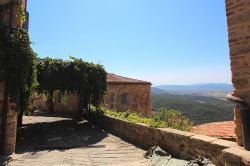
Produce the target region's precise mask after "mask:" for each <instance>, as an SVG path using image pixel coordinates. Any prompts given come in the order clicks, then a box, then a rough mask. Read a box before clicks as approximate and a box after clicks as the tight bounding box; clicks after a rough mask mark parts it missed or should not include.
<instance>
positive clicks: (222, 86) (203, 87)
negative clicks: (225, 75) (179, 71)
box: [153, 83, 233, 92]
mask: <svg viewBox="0 0 250 166" xmlns="http://www.w3.org/2000/svg"><path fill="white" fill-rule="evenodd" d="M153 88H156V89H160V90H164V91H167V92H199V91H223V92H230V91H232V89H233V86H232V85H231V84H226V83H206V84H192V85H160V86H155V87H153Z"/></svg>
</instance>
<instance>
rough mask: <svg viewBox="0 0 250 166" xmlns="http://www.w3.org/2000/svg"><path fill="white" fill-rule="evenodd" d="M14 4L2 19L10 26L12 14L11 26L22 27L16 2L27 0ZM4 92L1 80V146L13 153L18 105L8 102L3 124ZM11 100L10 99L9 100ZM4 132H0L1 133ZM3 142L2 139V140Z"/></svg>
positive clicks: (0, 3)
mask: <svg viewBox="0 0 250 166" xmlns="http://www.w3.org/2000/svg"><path fill="white" fill-rule="evenodd" d="M8 2H10V1H8V0H0V5H4V4H6V3H8ZM14 2H15V3H14V5H13V12H12V13H10V11H9V9H6V10H3V11H1V12H0V21H1V23H2V24H4V25H5V26H9V25H10V23H9V20H10V19H9V17H10V15H11V14H12V22H11V27H21V26H22V25H21V20H20V19H19V14H20V12H19V5H18V4H17V3H16V2H20V3H21V4H22V7H23V8H24V7H25V0H14ZM3 94H4V81H2V80H0V122H1V126H0V127H1V128H0V129H2V127H5V128H6V133H5V136H6V137H5V142H4V145H5V147H4V148H3V147H1V148H3V149H4V151H3V152H4V154H7V155H8V154H11V153H13V152H15V145H16V130H17V112H16V105H15V104H14V103H10V102H9V103H8V112H7V117H6V125H5V126H2V119H3V117H2V116H3V115H2V105H3ZM9 101H10V100H9ZM1 134H2V133H1V132H0V135H1ZM0 141H1V142H2V140H0Z"/></svg>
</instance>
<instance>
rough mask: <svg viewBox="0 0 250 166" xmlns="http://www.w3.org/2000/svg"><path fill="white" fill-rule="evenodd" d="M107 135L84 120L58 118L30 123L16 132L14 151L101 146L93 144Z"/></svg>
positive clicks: (20, 152)
mask: <svg viewBox="0 0 250 166" xmlns="http://www.w3.org/2000/svg"><path fill="white" fill-rule="evenodd" d="M105 137H107V132H105V131H103V130H101V129H99V128H96V127H95V126H94V125H92V124H90V123H89V122H87V121H86V120H71V119H66V120H60V121H54V122H42V123H30V124H26V125H23V126H22V127H21V128H19V129H18V132H17V145H16V153H17V154H22V153H25V152H32V153H36V152H37V151H42V150H49V151H52V150H59V151H64V150H67V149H72V148H91V147H93V148H102V147H101V146H97V145H94V144H96V143H98V142H100V141H101V140H102V139H104V138H105Z"/></svg>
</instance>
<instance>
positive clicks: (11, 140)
mask: <svg viewBox="0 0 250 166" xmlns="http://www.w3.org/2000/svg"><path fill="white" fill-rule="evenodd" d="M3 95H4V81H0V115H1V117H0V119H1V120H0V122H1V128H2V127H4V126H2V118H3V117H2V109H3ZM5 127H6V133H5V143H4V144H5V147H4V154H7V155H8V154H12V153H14V152H15V146H16V130H17V111H16V105H15V104H14V103H10V102H9V103H8V113H7V123H6V126H5ZM0 134H2V133H0ZM1 141H2V140H1Z"/></svg>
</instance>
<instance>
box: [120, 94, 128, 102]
mask: <svg viewBox="0 0 250 166" xmlns="http://www.w3.org/2000/svg"><path fill="white" fill-rule="evenodd" d="M127 96H128V94H127V93H122V94H121V104H126V103H127Z"/></svg>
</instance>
